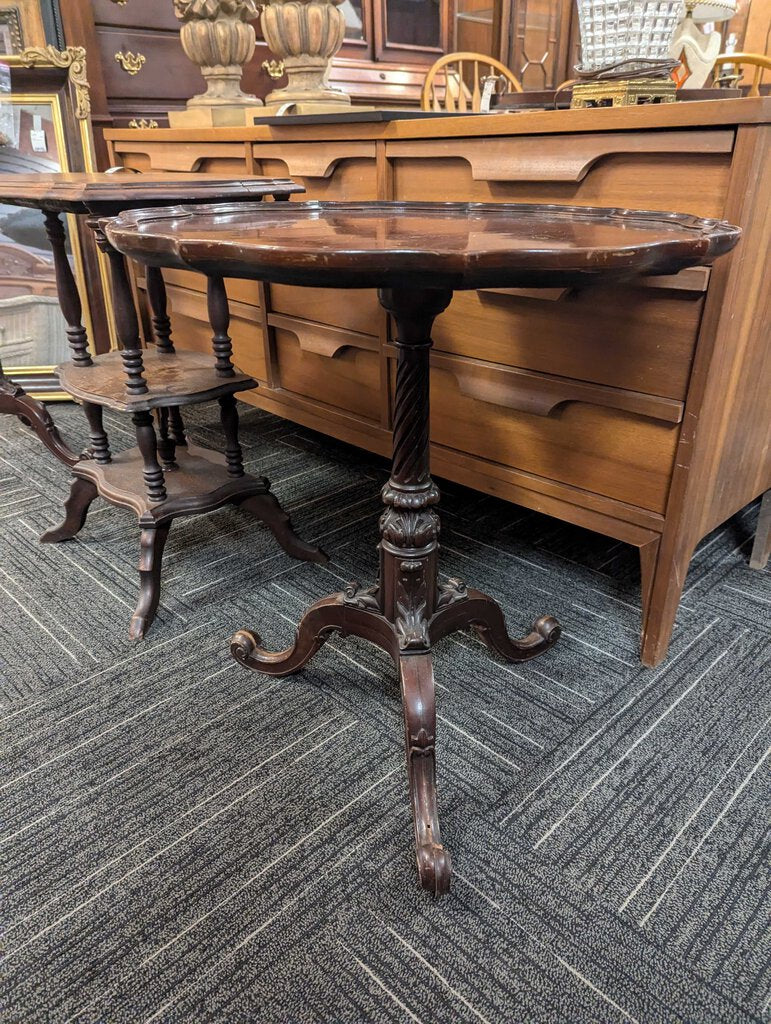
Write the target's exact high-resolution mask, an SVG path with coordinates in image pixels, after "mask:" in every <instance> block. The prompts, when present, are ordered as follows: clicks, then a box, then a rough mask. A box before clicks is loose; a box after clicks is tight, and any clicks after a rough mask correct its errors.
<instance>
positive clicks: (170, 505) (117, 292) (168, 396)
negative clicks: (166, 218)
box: [0, 174, 326, 638]
mask: <svg viewBox="0 0 771 1024" xmlns="http://www.w3.org/2000/svg"><path fill="white" fill-rule="evenodd" d="M298 191H302V190H301V189H299V188H298V187H297V186H296V185H294V184H293V183H292V182H290V181H283V180H276V181H274V180H271V179H245V180H244V181H241V182H239V181H232V180H229V179H223V178H221V177H216V176H215V177H211V178H206V177H203V178H199V177H195V176H194V177H190V176H188V177H186V178H180V177H166V178H156V179H153V178H145V177H143V176H137V175H133V174H118V175H114V174H113V175H111V174H105V175H99V174H80V175H78V174H61V175H56V174H53V175H42V174H41V175H14V176H13V177H12V178H8V177H6V178H0V201H2V202H6V203H13V204H15V205H18V206H28V207H33V208H35V209H39V210H41V211H42V213H43V216H44V218H45V223H46V230H47V234H48V238H49V241H50V243H51V246H52V249H53V253H54V262H55V270H56V283H57V293H58V297H59V304H60V307H61V310H62V313H63V314H64V318H65V320H66V322H67V336H68V340H69V344H70V349H71V360H70V361H69V362H67V363H65V364H63V365H62V366H61V367H59V375H60V381H61V385H62V387H63V388H64V389H65V390H66V391H67V392H68V393H69V394H70V395H72V396H73V397H74V398H77V399H78V400H79V401H81V402H82V405H83V410H84V413H85V415H86V419H87V421H88V425H89V436H90V442H91V444H90V447H89V449H88V450H87V451H86V452H83V453H82V454H80V455H78V454H76V453H75V452H73V451H72V450H71V449H70V448H69V446H68V445H67V444H66V443H65V442H64V441H63V440H62V438H61V437H60V435H59V433H58V431H57V430H56V427H55V425H54V422H53V420H52V419H51V416H50V414H49V413H48V411H47V410H46V408H45V406H43V405H42V404H41V403H40V402H36V401H35V400H34V399H32V398H30V396H28V395H26V394H25V393H24V391H23V389H22V388H20V387H19V386H18V385H16V384H14V382H13V381H10V380H8V379H7V378H6V377H4V376H3V374H2V368H0V412H7V413H11V414H13V415H16V416H19V417H20V418H21V419H22V420H24V421H25V422H26V423H28V424H29V425H30V426H31V427H32V428H33V429H34V430H35V432H36V433H37V435H38V436H39V437H40V439H41V441H42V442H43V443H44V444H45V445H46V447H47V448H48V449H49V450H50V451H51V452H52V453H53V454H54V455H55V456H56V457H57V458H58V459H59V460H60V461H61V462H63V463H64V464H65V465H67V466H68V467H69V468H70V470H71V471H72V475H73V481H72V489H71V493H70V497H69V498H68V500H67V502H66V503H65V511H66V515H65V519H64V522H63V523H62V524H61V525H60V526H58V527H56V528H54V529H51V530H48V531H46V532H45V533H44V534H43V536H42V537H41V538H40V539H41V541H42V542H44V543H56V542H59V541H63V540H68V539H70V538H71V537H74V536H75V534H77V533H78V531H79V530H80V529H81V528H82V527H83V525H84V523H85V519H86V515H87V512H88V508H89V506H90V505H91V503H92V502H93V501H94V499H95V498H96V497H97V496H98V495H99V496H101V497H103V498H105V499H106V500H107V501H110V502H111V503H112V504H115V505H119V506H123V507H125V508H129V509H131V510H132V511H134V512H135V514H136V516H137V518H138V520H139V525H140V561H139V576H140V596H139V602H138V604H137V607H136V609H135V611H134V614H133V616H132V619H131V624H130V629H129V632H130V635H131V636H132V637H133V638H140V637H142V636H144V635H145V633H146V632H147V630H148V629H149V627H150V625H151V624H152V622H153V619H154V617H155V614H156V611H157V608H158V601H159V596H160V582H161V563H162V557H163V550H164V546H165V543H166V538H167V536H168V532H169V527H170V525H171V523H172V521H173V520H174V519H175V518H177V517H179V516H183V515H191V514H196V513H202V512H211V511H214V510H215V509H218V508H221V507H222V506H223V505H227V504H229V505H235V506H238V507H240V508H242V509H243V510H244V511H246V512H249V513H251V514H252V515H254V516H256V517H257V518H259V519H261V520H262V521H263V522H264V523H265V524H266V525H267V526H268V528H269V529H270V530H271V531H272V532H273V535H274V536H275V538H276V540H277V541H278V543H279V544H280V545H281V546H282V547H283V548H284V550H285V551H287V552H288V553H289V554H291V555H292V556H293V557H296V558H303V559H310V560H314V561H325V560H326V556H325V555H324V554H323V552H321V551H320V550H319V549H318V548H317V547H314V546H312V545H309V544H305V543H304V542H303V541H301V540H300V538H299V537H297V536H296V534H295V533H294V531H293V530H292V527H291V523H290V522H289V517H288V515H287V514H286V513H285V512H284V511H283V509H282V508H281V506H280V505H279V503H278V501H277V500H276V498H275V497H274V495H273V494H271V492H270V484H269V482H268V480H266V479H265V478H264V477H254V476H251V475H249V474H247V473H245V471H244V466H243V459H242V454H241V447H240V444H239V441H238V411H237V407H236V400H235V398H234V395H235V394H236V393H238V392H240V391H244V390H248V389H250V388H253V387H255V386H256V384H257V382H256V381H255V380H254V379H253V378H252V377H250V376H249V375H248V374H244V373H241V372H240V371H239V370H237V369H236V368H235V367H234V366H233V364H232V359H231V357H232V350H231V345H230V337H229V335H228V323H229V313H228V302H227V294H226V292H225V287H224V283H223V281H222V278H221V277H216V276H215V277H212V278H210V280H209V284H208V288H209V311H210V320H211V324H212V329H213V338H212V348H213V354H212V355H209V356H208V357H207V356H204V355H202V354H200V353H197V352H189V351H184V350H183V351H177V350H176V348H175V345H174V342H173V340H172V335H171V324H170V320H169V317H168V315H167V302H166V290H165V286H164V282H163V278H162V276H161V274H160V272H159V271H158V269H157V268H150V269H149V271H148V294H149V301H150V307H151V321H152V329H153V334H154V338H155V345H154V346H152V347H151V348H149V349H148V350H147V351H146V352H145V351H143V350H142V347H141V342H140V335H139V322H138V317H137V312H136V309H135V306H134V297H133V293H132V289H131V285H130V283H129V279H128V276H127V272H126V266H125V261H124V258H123V256H122V255H121V254H120V253H118V252H117V251H116V250H115V249H114V248H112V246H111V245H110V244H109V242H108V240H107V238H106V237H105V235H104V233H103V231H102V229H101V218H104V217H107V216H110V215H114V214H115V213H117V212H118V211H119V210H122V209H130V208H132V207H133V206H140V207H143V208H147V207H153V206H154V205H158V204H168V203H170V202H172V203H173V202H179V203H185V202H190V201H197V202H204V203H205V202H211V201H215V200H216V201H220V202H221V200H222V199H223V198H224V199H227V200H229V201H230V204H231V205H230V206H229V207H228V208H229V209H232V208H233V205H234V204H235V202H236V201H238V200H244V199H247V200H254V199H255V198H257V199H261V198H262V197H263V196H272V197H273V198H274V199H288V198H289V196H290V194H292V193H293V192H298ZM62 213H75V214H84V215H86V217H87V219H88V224H89V226H90V227H91V228H92V229H93V230H94V233H95V235H96V239H97V244H98V245H99V247H100V248H101V249H102V251H103V252H104V253H105V254H106V256H107V258H108V260H109V263H110V270H111V276H112V292H113V294H112V299H113V302H114V309H115V322H116V330H117V334H118V339H119V342H120V344H121V349H120V351H117V352H109V353H106V354H103V355H97V356H94V355H92V353H91V350H90V347H89V340H88V337H87V335H86V330H85V328H84V327H83V323H82V308H81V301H80V296H79V294H78V289H77V285H76V283H75V279H74V277H73V274H72V269H71V267H70V263H69V260H68V258H67V253H66V249H65V236H64V230H63V226H62V223H61V219H60V218H61V214H62ZM214 399H216V400H217V401H218V402H219V405H220V413H221V421H222V429H223V434H224V438H225V445H226V448H225V454H224V455H220V454H219V453H217V452H214V451H209V450H208V449H205V448H203V447H200V446H197V445H193V444H189V443H188V440H187V436H186V431H185V425H184V422H183V419H182V413H181V409H182V408H183V407H184V406H186V405H190V404H196V403H200V402H204V401H210V400H214ZM104 408H110V409H115V410H117V411H121V412H129V413H131V419H132V422H133V425H134V428H135V431H136V436H137V446H136V447H135V448H132V449H130V450H129V451H126V452H120V453H118V454H114V453H113V452H112V450H111V447H110V442H109V438H108V436H107V433H106V431H105V429H104V424H103V409H104ZM153 411H155V413H156V416H157V433H156V424H155V422H154V420H153Z"/></svg>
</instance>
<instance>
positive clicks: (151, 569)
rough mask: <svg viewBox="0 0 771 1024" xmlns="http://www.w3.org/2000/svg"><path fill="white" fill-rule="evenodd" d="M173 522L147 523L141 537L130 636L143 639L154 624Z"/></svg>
mask: <svg viewBox="0 0 771 1024" xmlns="http://www.w3.org/2000/svg"><path fill="white" fill-rule="evenodd" d="M170 526H171V523H162V524H161V525H159V526H145V527H143V529H142V533H141V535H140V538H139V588H140V589H139V601H138V603H137V606H136V610H135V611H134V614H133V615H132V616H131V625H130V626H129V636H130V637H131V639H132V640H141V639H142V637H143V636H145V634H146V633H147V631H148V629H149V628H150V626H151V625H152V622H153V619H154V618H155V613H156V612H157V611H158V601H159V600H160V596H161V562H162V559H163V549H164V548H165V547H166V538H167V537H168V535H169V527H170Z"/></svg>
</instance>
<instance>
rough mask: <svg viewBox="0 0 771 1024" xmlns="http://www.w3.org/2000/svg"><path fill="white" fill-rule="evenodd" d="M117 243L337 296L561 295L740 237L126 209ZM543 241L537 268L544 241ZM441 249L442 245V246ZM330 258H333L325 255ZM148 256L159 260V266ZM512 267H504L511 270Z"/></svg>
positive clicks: (279, 210) (546, 213)
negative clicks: (422, 292)
mask: <svg viewBox="0 0 771 1024" xmlns="http://www.w3.org/2000/svg"><path fill="white" fill-rule="evenodd" d="M105 232H106V234H107V237H108V239H109V241H110V243H111V244H112V245H113V246H114V247H115V248H116V249H118V250H119V251H120V252H123V253H124V254H126V255H128V256H129V257H130V258H132V259H136V260H137V261H138V262H149V261H150V260H152V261H154V262H159V261H163V260H167V261H169V262H171V264H172V266H177V265H178V264H180V263H181V264H184V265H186V266H188V267H191V268H192V269H195V270H200V271H202V272H203V273H208V274H211V275H216V274H217V273H218V267H220V266H221V264H222V262H224V261H227V270H228V274H229V275H231V276H233V277H245V278H253V279H261V278H268V279H269V280H271V281H278V282H281V283H286V284H307V285H312V286H326V287H333V288H334V287H349V288H350V287H353V288H370V287H398V286H402V287H409V285H410V283H411V282H412V281H413V280H414V275H418V276H419V278H420V280H421V281H422V282H423V283H424V285H425V286H426V287H432V286H434V283H436V287H442V286H447V282H448V281H449V286H450V287H452V288H457V289H468V288H486V287H490V288H494V287H499V288H503V287H512V288H544V287H548V288H553V287H573V286H581V285H586V284H590V283H593V282H595V281H597V280H599V279H602V280H610V281H612V282H613V281H628V280H632V279H634V278H635V277H637V276H639V275H640V274H674V273H677V272H678V271H679V270H681V269H683V268H685V267H690V266H695V265H697V264H699V263H709V262H710V261H712V260H713V259H715V258H716V257H717V256H720V255H721V254H722V253H725V252H728V251H730V250H731V249H732V248H733V247H734V245H735V244H736V242H737V241H738V238H739V235H740V233H741V232H740V231H739V229H738V228H735V227H733V226H732V225H730V224H726V223H719V222H716V221H713V220H705V219H701V218H698V217H693V216H691V215H689V214H681V213H667V214H664V213H657V212H651V211H641V210H616V209H593V208H587V207H582V206H575V207H571V206H547V205H543V204H541V205H533V204H517V205H508V204H507V205H502V204H496V203H396V202H390V203H386V202H374V203H318V202H314V203H292V204H289V205H287V206H275V207H272V208H270V209H265V208H263V207H258V206H256V205H254V204H250V203H244V204H242V205H241V206H240V207H239V208H238V213H237V214H234V212H233V210H232V209H231V208H227V207H225V208H220V207H217V206H216V205H214V206H208V207H201V208H199V209H198V210H196V209H194V208H193V207H188V208H187V209H185V210H184V211H178V210H166V211H161V210H153V211H150V212H148V213H146V212H145V211H143V210H135V211H126V212H125V213H124V214H122V215H120V216H118V217H116V218H113V219H111V220H109V221H107V222H106V224H105ZM536 240H538V241H540V242H541V245H542V248H541V249H540V250H538V258H537V259H535V258H534V252H535V251H536V250H535V248H534V247H535V242H536ZM434 246H435V247H434ZM320 254H322V255H320ZM148 257H149V258H148ZM504 257H505V262H504Z"/></svg>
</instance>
